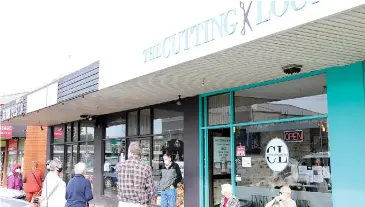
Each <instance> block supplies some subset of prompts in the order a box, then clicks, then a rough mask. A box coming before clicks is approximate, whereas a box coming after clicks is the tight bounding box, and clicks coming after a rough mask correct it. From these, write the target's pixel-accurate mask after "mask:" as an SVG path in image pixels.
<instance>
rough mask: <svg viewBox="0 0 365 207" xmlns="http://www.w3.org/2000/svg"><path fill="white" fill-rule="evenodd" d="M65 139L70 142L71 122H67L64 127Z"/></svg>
mask: <svg viewBox="0 0 365 207" xmlns="http://www.w3.org/2000/svg"><path fill="white" fill-rule="evenodd" d="M66 141H67V142H72V137H71V124H67V127H66Z"/></svg>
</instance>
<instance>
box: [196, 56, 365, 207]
mask: <svg viewBox="0 0 365 207" xmlns="http://www.w3.org/2000/svg"><path fill="white" fill-rule="evenodd" d="M364 70H365V68H364V63H363V62H359V63H354V64H352V65H349V66H346V67H338V68H337V67H336V68H329V69H325V70H320V71H316V72H312V73H306V74H300V75H296V76H290V77H285V78H279V79H275V80H271V81H266V82H262V83H256V84H253V85H247V86H242V87H237V88H232V89H227V90H223V91H218V92H212V93H208V94H202V95H201V96H200V102H199V107H200V170H199V171H200V176H201V177H200V178H201V180H200V196H201V198H203V199H201V200H200V201H201V203H200V206H219V203H220V199H221V193H220V186H221V185H222V184H224V183H230V184H232V186H233V187H234V192H235V195H236V196H237V198H238V199H240V201H241V202H242V203H249V204H251V205H252V206H264V205H265V204H266V203H268V202H269V201H271V200H272V199H273V198H274V197H276V196H278V195H279V189H280V188H281V187H282V186H284V185H288V186H290V188H291V189H292V199H293V200H295V201H296V203H297V206H300V207H307V206H308V207H309V206H311V207H332V206H345V205H343V204H346V205H348V206H356V205H358V204H359V203H362V202H363V201H361V199H360V197H359V199H352V200H348V199H347V198H346V196H345V195H343V193H345V194H346V195H348V194H349V193H352V194H356V195H359V193H360V192H364V188H363V185H362V184H360V183H363V181H364V179H363V178H362V177H361V178H359V177H354V176H355V175H354V174H352V172H353V171H354V170H355V168H354V166H353V165H352V164H350V163H348V164H344V161H345V160H346V159H349V158H351V163H357V162H360V161H361V160H362V157H363V155H364V152H363V150H361V147H356V146H354V145H358V144H360V143H364V141H365V139H364V138H363V137H364V136H363V134H364V133H363V132H362V131H361V128H362V125H363V123H364V122H363V121H364V115H365V114H364V110H365V105H363V104H364V103H365V102H364V92H365V90H364V86H363V85H362V84H363V83H364ZM339 77H341V79H339ZM354 96H357V97H356V98H355V97H354ZM355 101H356V102H355ZM350 105H351V106H353V107H351V108H348V107H349V106H350ZM360 115H361V116H362V117H361V118H360V117H358V116H360ZM354 117H358V118H354ZM355 120H356V121H355ZM358 121H361V124H360V123H359V122H358ZM348 122H351V123H352V124H353V125H352V127H351V130H355V131H356V132H354V131H351V130H350V129H349V128H348V126H349V125H350V124H349V123H348ZM328 123H329V124H328ZM354 127H355V128H356V127H359V128H357V129H354ZM358 132H361V133H360V134H361V135H360V136H358V134H357V133H358ZM354 135H355V137H353V136H354ZM350 143H353V144H354V145H353V144H350ZM356 143H357V144H356ZM357 150H359V151H357ZM355 151H356V152H355ZM350 154H356V155H360V154H361V156H356V157H355V156H352V155H350ZM356 169H357V171H358V170H360V171H362V172H364V166H362V165H361V166H360V167H359V166H358V165H357V167H356ZM349 174H352V175H351V176H348V175H349ZM356 175H359V174H358V173H356ZM359 176H360V175H359ZM360 180H361V181H360ZM349 188H351V190H349ZM347 191H351V192H347ZM352 198H354V195H352Z"/></svg>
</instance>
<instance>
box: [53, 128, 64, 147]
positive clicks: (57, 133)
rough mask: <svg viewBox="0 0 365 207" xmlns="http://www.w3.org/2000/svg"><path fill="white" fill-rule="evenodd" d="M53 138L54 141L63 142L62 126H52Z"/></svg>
mask: <svg viewBox="0 0 365 207" xmlns="http://www.w3.org/2000/svg"><path fill="white" fill-rule="evenodd" d="M53 138H54V140H53V142H54V143H63V142H64V141H65V132H64V126H62V125H60V126H55V127H54V128H53Z"/></svg>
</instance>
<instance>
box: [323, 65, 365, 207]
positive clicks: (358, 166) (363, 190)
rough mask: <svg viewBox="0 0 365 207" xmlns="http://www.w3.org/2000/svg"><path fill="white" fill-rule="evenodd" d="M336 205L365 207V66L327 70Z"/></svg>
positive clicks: (339, 206) (335, 206) (334, 204)
mask: <svg viewBox="0 0 365 207" xmlns="http://www.w3.org/2000/svg"><path fill="white" fill-rule="evenodd" d="M326 77H327V101H328V128H329V137H330V153H331V172H332V182H333V183H332V184H333V194H332V196H333V206H334V207H347V206H348V207H350V206H365V90H364V83H365V82H364V64H363V62H359V63H354V64H352V65H349V66H346V67H336V68H331V69H328V71H327V76H326Z"/></svg>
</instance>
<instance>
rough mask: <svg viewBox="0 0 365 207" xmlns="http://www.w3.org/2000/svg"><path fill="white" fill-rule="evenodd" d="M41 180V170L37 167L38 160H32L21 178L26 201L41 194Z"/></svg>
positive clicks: (42, 177)
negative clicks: (29, 167)
mask: <svg viewBox="0 0 365 207" xmlns="http://www.w3.org/2000/svg"><path fill="white" fill-rule="evenodd" d="M43 180H44V176H43V172H42V171H41V170H40V169H38V162H36V161H32V163H31V170H30V171H29V172H28V173H27V174H26V175H25V177H24V178H23V183H24V184H25V185H24V192H25V195H26V199H27V201H28V202H33V199H35V198H36V197H38V196H40V195H41V190H42V183H43Z"/></svg>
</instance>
